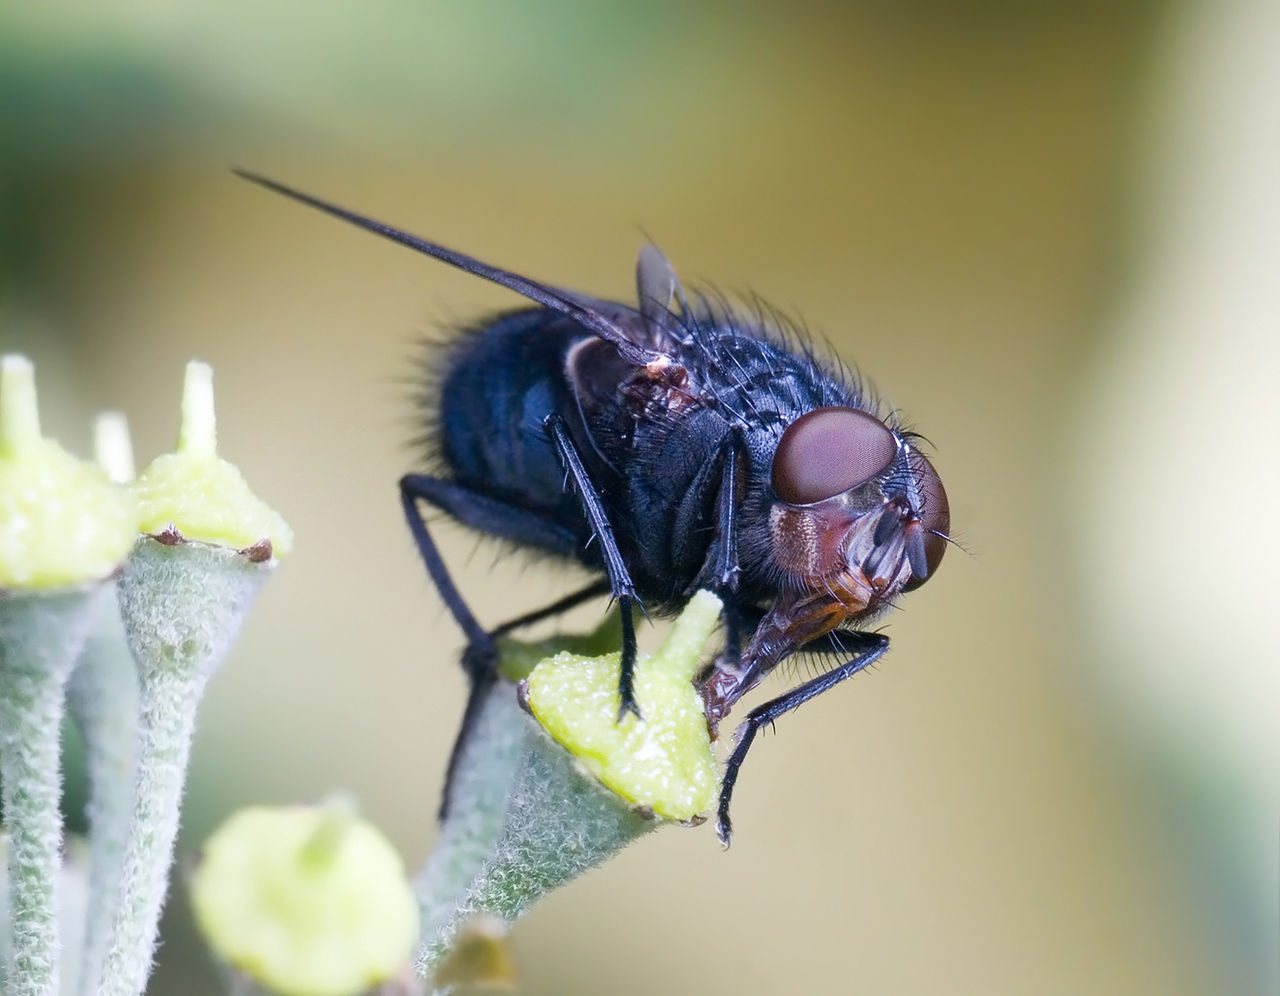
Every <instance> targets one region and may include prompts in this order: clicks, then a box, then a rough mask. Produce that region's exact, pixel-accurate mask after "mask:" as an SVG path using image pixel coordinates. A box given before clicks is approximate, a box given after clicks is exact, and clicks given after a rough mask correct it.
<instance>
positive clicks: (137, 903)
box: [98, 674, 205, 996]
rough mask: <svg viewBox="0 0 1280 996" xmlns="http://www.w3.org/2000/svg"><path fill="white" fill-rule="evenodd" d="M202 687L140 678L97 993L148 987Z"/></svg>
mask: <svg viewBox="0 0 1280 996" xmlns="http://www.w3.org/2000/svg"><path fill="white" fill-rule="evenodd" d="M204 686H205V679H204V676H203V675H200V674H197V675H195V676H194V677H193V676H191V675H173V674H167V675H157V676H153V677H152V679H151V680H149V681H144V682H143V683H142V688H141V696H140V701H139V730H138V767H137V776H136V777H137V781H136V788H135V797H134V808H133V819H132V821H131V823H130V827H129V838H128V841H127V843H126V845H125V852H124V860H123V862H122V865H121V872H120V885H119V892H118V895H117V898H116V904H115V911H114V921H113V928H114V929H113V931H112V935H113V936H112V937H111V945H110V947H109V948H108V950H107V954H106V961H105V964H104V970H103V974H102V982H101V985H100V987H99V989H98V992H99V994H100V996H108V994H109V996H135V994H138V993H141V992H142V991H143V989H145V988H146V984H147V977H148V976H149V975H150V973H151V959H152V952H153V951H154V950H155V942H156V934H157V932H158V930H159V925H160V910H161V908H162V907H163V906H164V900H165V895H166V893H167V891H168V882H169V865H170V864H171V862H172V860H173V857H172V856H173V845H174V841H175V840H176V838H177V835H178V819H179V812H180V809H181V805H182V788H183V784H184V783H185V781H186V774H187V763H188V760H189V759H190V756H191V742H192V739H193V738H194V736H195V727H196V707H197V706H198V705H199V703H200V698H201V696H202V694H203V692H204Z"/></svg>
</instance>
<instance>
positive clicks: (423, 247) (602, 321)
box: [233, 169, 675, 368]
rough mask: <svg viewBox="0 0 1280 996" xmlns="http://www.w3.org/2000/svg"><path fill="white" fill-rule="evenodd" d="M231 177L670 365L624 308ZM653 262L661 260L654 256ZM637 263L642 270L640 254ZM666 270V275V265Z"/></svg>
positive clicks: (252, 176) (656, 340) (652, 331)
mask: <svg viewBox="0 0 1280 996" xmlns="http://www.w3.org/2000/svg"><path fill="white" fill-rule="evenodd" d="M233 172H234V173H235V174H236V175H237V176H240V177H242V178H244V179H246V180H248V181H249V182H250V183H256V184H257V185H258V186H260V187H265V188H266V189H267V190H271V191H274V192H275V193H277V194H283V195H284V196H285V197H289V198H292V199H293V200H295V201H298V202H300V203H302V204H306V205H307V206H308V207H313V208H315V209H316V210H318V211H323V212H324V213H325V214H328V215H332V216H333V217H335V218H340V219H341V220H343V221H346V222H348V223H350V224H352V225H355V226H357V227H358V228H363V229H365V231H369V232H373V233H374V234H375V235H381V236H382V237H383V238H386V239H390V240H391V241H392V242H398V243H400V244H401V245H403V246H408V247H409V248H410V249H416V250H417V251H418V252H420V253H424V254H425V255H427V256H431V257H432V258H434V259H438V260H440V261H441V262H444V263H448V264H449V265H450V266H454V267H457V268H458V269H459V270H463V271H465V272H467V273H471V274H474V275H475V276H477V277H481V278H483V279H485V280H489V281H491V282H493V283H495V284H498V285H500V286H502V287H506V288H507V289H508V290H513V291H515V292H516V293H517V294H520V295H522V296H524V297H527V298H528V299H529V300H530V301H533V302H535V303H537V304H540V305H542V306H543V307H544V308H550V309H551V310H552V311H558V312H560V313H561V314H563V315H567V316H568V317H570V318H572V319H573V320H574V321H576V322H578V323H579V324H580V325H582V326H583V327H584V328H586V329H588V330H589V331H591V332H593V333H594V334H595V335H597V336H598V337H599V338H600V339H602V340H604V341H605V342H607V343H609V344H610V345H612V346H613V347H614V348H615V349H616V350H617V351H618V355H619V356H621V357H622V359H623V360H625V361H626V362H627V363H628V364H630V365H632V366H635V367H642V368H643V367H652V366H656V367H659V368H666V367H668V366H670V364H671V355H670V350H669V349H666V348H663V347H664V346H665V345H666V343H667V336H666V335H665V333H664V332H660V331H659V330H658V327H657V326H655V325H654V324H653V319H652V318H650V317H649V316H648V315H646V314H644V313H643V312H635V311H633V310H632V309H630V308H627V307H625V306H624V305H614V304H608V303H606V302H598V301H595V300H593V299H592V298H589V297H585V296H582V295H578V294H573V293H570V292H566V291H561V290H557V289H556V288H554V287H551V286H549V285H547V284H543V283H539V282H538V281H536V280H533V279H532V278H530V277H524V276H521V275H520V274H518V273H512V272H511V271H510V270H504V269H501V268H500V267H497V266H491V265H489V264H488V263H482V262H481V261H480V260H478V259H475V258H473V257H471V256H467V255H465V254H463V253H460V252H455V251H454V250H452V249H446V248H445V247H444V246H442V245H440V244H438V243H436V242H431V241H428V240H427V239H423V238H419V237H418V236H416V235H412V234H410V233H409V232H405V231H403V230H401V229H399V228H394V227H392V226H391V225H386V224H383V223H382V222H380V221H375V220H374V219H372V218H368V217H366V216H364V215H362V214H357V213H356V212H354V211H348V210H347V209H346V208H342V207H338V205H336V204H331V203H329V202H328V201H323V200H321V199H319V198H318V197H312V196H311V195H310V194H304V193H303V192H302V191H300V190H295V189H294V188H292V187H288V186H285V185H284V184H282V183H277V182H276V181H275V180H269V179H267V178H266V177H264V176H259V175H258V174H256V173H249V172H247V171H245V170H240V169H237V170H233ZM654 252H655V253H656V252H657V250H654ZM658 258H659V259H661V254H660V253H659V254H658ZM641 261H642V265H643V261H644V254H643V253H642V254H641ZM662 262H663V264H664V265H665V264H666V261H665V260H662ZM667 269H668V270H669V269H670V266H669V265H668V266H667ZM671 276H672V279H673V280H674V276H675V275H674V274H672V275H671ZM646 293H648V292H646V291H645V290H644V289H642V292H641V303H642V306H643V303H644V299H645V296H646ZM659 293H660V291H659ZM664 329H665V326H664Z"/></svg>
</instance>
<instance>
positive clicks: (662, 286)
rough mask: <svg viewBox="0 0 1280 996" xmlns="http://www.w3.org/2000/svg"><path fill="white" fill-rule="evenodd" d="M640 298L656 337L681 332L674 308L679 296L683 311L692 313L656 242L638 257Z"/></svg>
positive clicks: (672, 271) (638, 294) (646, 320)
mask: <svg viewBox="0 0 1280 996" xmlns="http://www.w3.org/2000/svg"><path fill="white" fill-rule="evenodd" d="M636 297H637V299H638V300H639V301H640V314H641V316H642V317H643V318H644V321H645V324H646V325H648V326H649V329H650V330H651V331H652V333H653V335H654V336H655V337H656V338H660V339H665V338H669V337H671V336H674V335H676V334H677V333H676V329H677V328H678V321H677V318H676V315H675V312H674V311H673V310H672V306H673V305H674V304H675V303H676V301H677V299H678V300H679V302H680V313H681V314H682V315H688V314H689V306H688V304H687V303H686V302H685V299H684V288H682V287H681V286H680V280H679V278H677V277H676V271H675V270H674V269H673V268H672V266H671V263H670V262H668V260H667V257H666V256H664V255H662V253H661V251H660V250H659V249H658V247H657V246H655V245H653V244H652V243H650V244H649V245H646V246H645V247H644V248H643V249H641V250H640V258H639V259H637V260H636Z"/></svg>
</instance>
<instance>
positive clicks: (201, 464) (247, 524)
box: [132, 361, 293, 556]
mask: <svg viewBox="0 0 1280 996" xmlns="http://www.w3.org/2000/svg"><path fill="white" fill-rule="evenodd" d="M132 490H133V493H134V495H135V496H136V497H137V500H138V505H139V507H140V508H141V511H142V531H143V532H146V533H151V534H159V533H164V532H167V531H169V530H170V529H176V530H177V531H178V533H179V534H180V535H181V537H182V538H183V539H188V540H196V541H198V542H202V543H211V544H215V545H217V546H229V547H235V548H236V549H244V548H246V547H250V546H254V545H255V544H258V543H261V542H262V541H263V540H267V541H269V542H270V544H271V549H272V552H273V554H274V555H276V556H282V555H284V554H287V553H288V552H289V551H290V550H291V549H292V548H293V530H291V529H290V528H289V525H288V523H286V522H285V521H284V519H283V518H282V517H281V515H280V513H278V512H276V511H275V510H274V509H272V508H271V507H270V506H269V505H267V504H266V502H264V501H262V499H260V498H259V497H258V496H257V495H255V494H254V493H253V492H252V491H251V490H250V489H249V485H248V484H247V483H246V482H245V479H244V476H243V475H242V474H241V473H240V471H239V470H238V469H237V468H236V466H235V465H234V464H232V463H229V462H227V461H226V460H223V459H221V458H220V457H219V456H218V449H217V427H216V423H215V421H214V411H213V370H212V368H210V367H209V365H208V364H205V363H197V362H194V361H193V362H191V363H188V364H187V377H186V384H185V387H184V389H183V396H182V429H181V431H180V433H179V435H178V446H177V449H176V450H175V451H174V452H173V453H166V454H165V455H163V456H160V457H157V458H156V459H155V460H153V461H152V462H151V464H150V465H149V466H148V467H147V468H146V469H145V470H144V471H143V472H142V474H141V475H140V476H139V477H138V479H137V481H135V482H134V483H133V485H132Z"/></svg>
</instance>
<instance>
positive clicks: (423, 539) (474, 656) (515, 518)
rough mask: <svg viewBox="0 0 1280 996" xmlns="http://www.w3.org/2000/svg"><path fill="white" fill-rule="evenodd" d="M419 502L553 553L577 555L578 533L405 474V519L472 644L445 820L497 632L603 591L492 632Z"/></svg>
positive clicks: (491, 672) (487, 685) (490, 678)
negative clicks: (456, 577) (453, 573)
mask: <svg viewBox="0 0 1280 996" xmlns="http://www.w3.org/2000/svg"><path fill="white" fill-rule="evenodd" d="M419 501H425V502H427V503H428V504H430V505H432V506H434V507H435V508H438V509H440V510H441V511H444V512H447V513H448V514H449V515H451V516H453V517H454V518H455V519H458V520H459V521H460V522H462V523H463V524H464V525H467V526H471V527H472V528H474V529H478V530H480V531H482V532H485V533H489V534H490V535H494V536H500V537H503V538H505V539H510V540H513V541H515V542H519V543H524V544H526V545H530V546H536V547H539V548H541V549H544V550H548V551H550V552H552V553H558V554H562V555H565V556H571V555H572V553H573V544H574V538H573V536H572V535H571V534H569V533H567V532H565V531H564V530H562V529H560V528H559V527H557V526H556V525H555V524H554V523H549V522H546V521H545V520H543V519H541V518H539V517H538V516H536V515H534V514H532V513H530V512H528V511H526V510H524V509H520V508H515V507H513V506H511V505H507V504H506V503H504V502H501V501H498V500H496V499H494V498H491V497H489V496H487V495H483V494H480V493H479V492H477V491H473V490H472V489H470V488H467V487H465V486H463V485H461V484H458V483H457V482H455V481H447V480H442V479H441V478H436V477H429V476H428V475H426V474H406V475H405V476H404V477H402V478H401V479H400V503H401V505H402V506H403V508H404V514H405V519H406V520H407V521H408V523H409V530H410V532H412V533H413V539H414V543H415V544H416V545H417V547H418V553H419V554H421V556H422V561H423V563H424V564H425V565H426V568H427V573H428V574H429V575H430V576H431V581H432V583H433V584H435V586H436V590H437V591H438V592H439V593H440V598H441V600H442V601H443V602H444V604H445V605H446V606H447V607H448V609H449V613H450V615H452V616H453V618H454V620H455V621H456V622H457V624H458V626H459V628H460V629H461V630H462V632H463V635H464V636H465V637H466V639H467V646H466V649H465V650H464V651H463V652H462V669H463V671H464V672H465V673H466V675H467V685H468V689H467V707H466V710H465V711H464V712H463V714H462V725H461V727H459V729H458V737H457V739H456V740H455V741H454V744H453V750H452V751H451V752H450V754H449V767H448V770H447V772H446V775H445V786H444V793H443V795H442V797H441V803H440V818H441V819H443V818H444V817H445V815H446V814H447V813H448V811H449V799H450V795H451V793H452V790H453V782H454V775H455V774H456V773H457V767H458V760H459V758H460V757H461V754H462V751H463V750H464V748H465V746H466V744H467V743H468V742H469V740H470V737H471V731H472V730H473V729H474V728H475V724H476V720H477V718H478V717H479V715H480V711H481V709H482V708H483V706H484V703H485V701H486V700H487V699H488V696H489V692H490V691H491V690H492V689H493V687H494V686H495V685H496V684H497V683H498V644H497V640H496V637H497V636H500V635H502V634H503V633H506V632H509V631H510V630H511V629H515V628H517V627H519V626H524V625H529V624H531V623H533V622H537V621H538V620H539V619H543V618H547V617H548V616H551V615H557V614H559V613H561V612H565V611H567V610H568V609H570V608H572V607H573V606H574V605H576V604H578V602H581V601H585V600H586V599H587V598H590V597H592V596H593V595H595V594H599V593H600V591H599V587H600V586H599V585H598V584H597V585H592V586H591V587H589V588H586V589H583V591H581V592H577V593H575V594H574V595H570V596H568V597H567V598H563V599H561V600H560V601H558V602H556V603H555V604H554V605H551V606H548V607H547V608H546V609H544V610H540V611H539V612H535V613H530V614H529V615H527V616H522V617H521V618H520V619H516V620H512V621H511V622H510V623H507V624H505V625H504V626H499V627H498V628H497V629H496V630H494V631H493V632H492V633H491V632H489V631H488V630H486V629H485V628H484V627H483V626H482V625H480V623H479V621H478V620H477V619H476V617H475V615H474V614H473V613H472V611H471V609H470V608H469V607H468V606H467V603H466V601H465V600H464V599H463V597H462V594H461V592H459V591H458V588H457V585H455V584H454V583H453V578H452V577H450V575H449V569H448V568H447V567H446V566H445V563H444V558H443V557H441V555H440V549H439V547H437V546H436V544H435V540H433V539H432V538H431V533H430V532H429V531H428V529H427V523H426V520H425V519H423V517H422V510H421V508H420V507H419V505H418V502H419ZM606 590H607V589H606Z"/></svg>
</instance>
